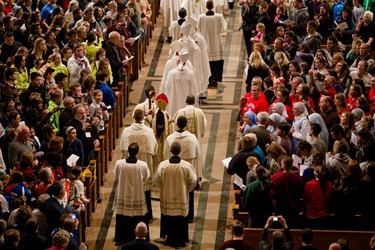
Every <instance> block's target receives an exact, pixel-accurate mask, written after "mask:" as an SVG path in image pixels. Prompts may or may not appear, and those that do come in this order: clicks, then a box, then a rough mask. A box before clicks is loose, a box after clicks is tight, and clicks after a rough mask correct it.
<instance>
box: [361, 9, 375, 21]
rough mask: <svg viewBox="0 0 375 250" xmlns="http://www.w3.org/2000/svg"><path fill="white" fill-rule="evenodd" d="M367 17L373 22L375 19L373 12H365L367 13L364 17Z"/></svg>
mask: <svg viewBox="0 0 375 250" xmlns="http://www.w3.org/2000/svg"><path fill="white" fill-rule="evenodd" d="M365 15H368V17H369V18H370V20H371V21H372V20H373V19H374V13H372V11H369V10H368V11H365V13H363V16H365Z"/></svg>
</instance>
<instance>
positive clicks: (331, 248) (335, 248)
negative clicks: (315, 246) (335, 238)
mask: <svg viewBox="0 0 375 250" xmlns="http://www.w3.org/2000/svg"><path fill="white" fill-rule="evenodd" d="M328 250H341V246H340V244H339V243H336V242H335V243H332V244H331V245H329V248H328Z"/></svg>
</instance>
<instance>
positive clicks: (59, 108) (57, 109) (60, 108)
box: [55, 107, 63, 112]
mask: <svg viewBox="0 0 375 250" xmlns="http://www.w3.org/2000/svg"><path fill="white" fill-rule="evenodd" d="M62 109H63V107H55V112H57V111H59V110H62Z"/></svg>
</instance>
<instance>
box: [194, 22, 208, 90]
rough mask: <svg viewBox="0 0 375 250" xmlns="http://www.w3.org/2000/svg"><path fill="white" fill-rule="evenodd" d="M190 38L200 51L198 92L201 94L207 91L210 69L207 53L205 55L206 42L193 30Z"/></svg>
mask: <svg viewBox="0 0 375 250" xmlns="http://www.w3.org/2000/svg"><path fill="white" fill-rule="evenodd" d="M190 36H191V38H192V39H193V40H194V41H195V42H196V44H197V45H198V47H199V49H200V53H199V62H200V68H199V69H200V74H201V81H200V83H199V84H200V90H201V92H202V93H204V92H206V91H207V86H208V79H209V78H210V76H211V69H210V63H209V60H208V53H207V42H206V40H205V39H204V37H203V36H202V34H200V33H199V32H197V31H195V29H191V33H190Z"/></svg>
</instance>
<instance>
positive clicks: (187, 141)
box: [164, 116, 202, 223]
mask: <svg viewBox="0 0 375 250" xmlns="http://www.w3.org/2000/svg"><path fill="white" fill-rule="evenodd" d="M176 124H177V127H178V129H177V130H176V131H175V132H173V134H171V135H169V136H168V137H167V139H166V140H165V142H164V159H168V158H169V157H170V147H171V145H172V143H173V142H178V143H179V144H180V145H181V153H180V157H181V159H183V160H185V161H187V162H189V163H190V164H191V165H192V166H193V167H194V170H195V174H197V171H196V168H197V166H201V165H202V163H200V162H199V161H200V160H201V159H202V158H201V154H202V153H201V151H202V150H201V145H200V144H199V141H198V139H197V137H195V135H194V134H192V133H190V132H189V131H186V130H185V128H186V125H187V119H186V117H185V116H180V117H178V118H177V122H176ZM187 219H188V222H190V223H192V222H193V221H194V190H192V191H191V192H189V213H188V216H187Z"/></svg>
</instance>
